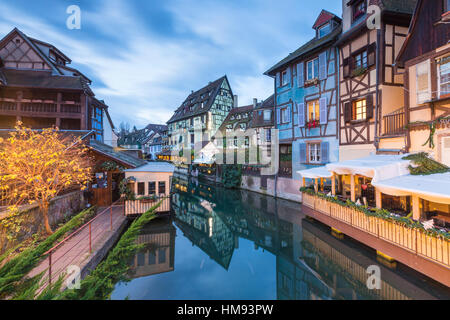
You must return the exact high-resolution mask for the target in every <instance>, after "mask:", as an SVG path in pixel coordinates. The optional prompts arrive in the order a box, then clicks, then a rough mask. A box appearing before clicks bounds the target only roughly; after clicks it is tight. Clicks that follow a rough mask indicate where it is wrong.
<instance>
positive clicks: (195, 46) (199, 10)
mask: <svg viewBox="0 0 450 320" xmlns="http://www.w3.org/2000/svg"><path fill="white" fill-rule="evenodd" d="M70 5H78V6H79V7H80V8H81V29H80V30H69V29H68V28H67V27H66V20H67V18H68V16H69V15H68V14H67V13H66V9H67V7H68V6H70ZM322 9H326V10H328V11H331V12H333V13H335V14H337V15H339V16H340V15H341V12H342V4H341V1H340V0H314V1H310V0H279V1H274V0H248V1H242V0H240V1H238V0H221V1H213V0H209V1H206V0H184V1H183V0H160V1H155V0H145V1H144V0H104V1H103V0H85V1H75V0H62V1H61V0H58V1H56V0H34V1H30V0H14V1H10V0H0V37H4V36H5V35H6V34H8V33H9V32H10V31H11V30H12V29H13V28H14V27H17V28H19V29H20V30H21V31H22V32H24V33H25V34H26V35H28V36H31V37H33V38H37V39H40V40H42V41H45V42H49V43H51V44H53V45H54V46H56V47H58V48H59V49H60V50H61V51H62V52H64V53H65V54H66V55H67V56H68V57H69V58H71V59H72V65H71V66H72V67H75V68H77V69H79V70H80V71H81V72H83V73H84V74H85V75H86V76H88V77H89V78H90V79H92V80H93V84H92V88H93V90H94V92H95V94H96V97H97V98H98V99H103V100H105V101H106V103H107V104H108V105H109V106H110V114H111V116H112V119H113V121H114V124H115V125H116V127H118V126H119V124H120V123H121V122H122V121H123V122H128V123H130V124H131V125H136V126H137V127H138V128H142V127H143V126H145V125H146V124H148V123H165V122H166V121H167V120H168V119H169V118H170V117H171V115H172V113H173V111H174V110H175V109H176V108H178V106H179V105H180V104H181V103H182V102H183V101H184V99H185V98H186V96H187V95H188V94H189V93H190V92H191V90H198V89H200V88H201V87H203V86H204V85H206V84H208V82H209V81H213V80H215V79H217V78H219V77H221V76H223V75H224V74H226V75H227V76H228V79H229V80H230V83H231V87H232V90H233V93H234V94H237V95H238V96H239V104H240V105H245V104H250V103H251V101H252V99H253V98H258V99H259V100H261V99H265V98H267V97H268V96H269V95H271V94H272V92H273V81H272V79H271V78H269V77H267V76H265V75H263V73H264V71H266V70H267V69H268V68H270V67H271V66H272V65H274V64H275V63H276V62H278V61H279V60H281V59H282V58H284V57H285V56H286V55H288V54H289V53H290V52H292V51H294V50H295V49H297V48H298V47H299V46H300V45H302V44H304V43H305V42H306V41H308V40H310V39H311V38H312V37H313V36H314V30H313V29H312V25H313V24H314V21H315V20H316V18H317V17H318V15H319V13H320V11H321V10H322Z"/></svg>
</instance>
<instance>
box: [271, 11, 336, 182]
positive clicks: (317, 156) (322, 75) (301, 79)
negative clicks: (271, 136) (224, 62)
mask: <svg viewBox="0 0 450 320" xmlns="http://www.w3.org/2000/svg"><path fill="white" fill-rule="evenodd" d="M341 22H342V20H341V19H340V18H339V17H337V16H336V15H334V14H332V13H330V12H327V11H325V10H322V12H321V13H320V15H319V17H318V18H317V20H316V22H315V24H314V26H313V29H314V30H315V37H314V38H313V39H312V40H310V41H309V42H307V43H306V44H304V45H303V46H301V47H300V48H299V49H297V50H296V51H294V52H293V53H291V54H289V55H288V56H287V57H286V58H284V59H283V60H281V61H280V62H278V63H277V64H276V65H275V66H273V67H272V68H270V69H269V70H268V71H266V73H265V74H266V75H268V76H271V77H272V78H274V82H275V119H276V121H275V123H276V128H277V129H278V130H279V141H280V168H279V171H278V177H279V178H281V179H283V178H290V179H294V180H299V176H298V174H297V171H298V170H302V169H305V168H310V167H313V166H318V165H324V164H326V163H328V162H333V161H338V160H339V154H338V153H339V140H338V133H339V130H338V129H339V128H338V121H337V119H338V118H337V115H338V114H339V113H338V112H339V110H338V108H339V104H338V103H337V102H338V101H339V98H338V94H339V90H338V89H339V88H338V83H339V79H338V77H339V70H338V64H337V61H338V50H337V48H336V47H335V43H336V40H337V39H338V37H339V35H340V34H341V31H342V26H341Z"/></svg>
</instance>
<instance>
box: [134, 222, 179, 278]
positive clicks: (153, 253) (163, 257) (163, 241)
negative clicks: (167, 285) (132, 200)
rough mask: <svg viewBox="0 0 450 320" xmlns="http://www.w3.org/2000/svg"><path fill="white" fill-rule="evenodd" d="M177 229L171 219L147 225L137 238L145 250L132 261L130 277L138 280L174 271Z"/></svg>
mask: <svg viewBox="0 0 450 320" xmlns="http://www.w3.org/2000/svg"><path fill="white" fill-rule="evenodd" d="M175 235H176V229H175V227H174V226H173V225H172V222H171V221H170V220H169V219H166V218H161V219H156V220H154V221H152V222H151V223H149V224H147V225H146V226H145V227H144V228H143V229H142V230H141V233H140V234H139V236H138V238H137V243H138V244H143V245H144V248H143V249H142V250H140V251H139V252H137V253H136V255H135V256H134V258H133V259H132V260H131V261H130V266H131V268H130V270H129V272H128V277H129V278H132V279H137V278H140V277H147V276H151V275H154V274H159V273H164V272H170V271H173V270H174V261H175Z"/></svg>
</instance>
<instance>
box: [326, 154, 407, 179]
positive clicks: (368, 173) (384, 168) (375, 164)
mask: <svg viewBox="0 0 450 320" xmlns="http://www.w3.org/2000/svg"><path fill="white" fill-rule="evenodd" d="M405 156H406V155H404V154H403V155H371V156H369V157H365V158H360V159H354V160H346V161H342V162H335V163H330V164H327V165H326V167H327V169H328V170H329V171H331V172H335V173H337V174H339V175H343V174H354V175H361V176H365V177H368V178H372V183H374V182H377V181H381V180H387V179H391V178H395V177H399V176H404V175H407V174H409V170H408V166H409V164H410V161H409V160H403V159H402V158H403V157H405Z"/></svg>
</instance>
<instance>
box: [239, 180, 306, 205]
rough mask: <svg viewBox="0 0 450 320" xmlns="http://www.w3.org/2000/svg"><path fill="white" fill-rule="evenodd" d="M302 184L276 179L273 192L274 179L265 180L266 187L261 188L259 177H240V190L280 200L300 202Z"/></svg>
mask: <svg viewBox="0 0 450 320" xmlns="http://www.w3.org/2000/svg"><path fill="white" fill-rule="evenodd" d="M301 184H302V182H301V181H300V180H294V179H288V178H281V177H278V179H277V188H276V190H275V178H274V177H270V178H267V187H261V177H260V176H248V175H242V182H241V188H242V189H244V190H249V191H253V192H258V193H261V194H265V195H269V196H272V197H277V198H281V199H286V200H291V201H295V202H302V193H301V192H300V187H301ZM275 193H276V194H275Z"/></svg>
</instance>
